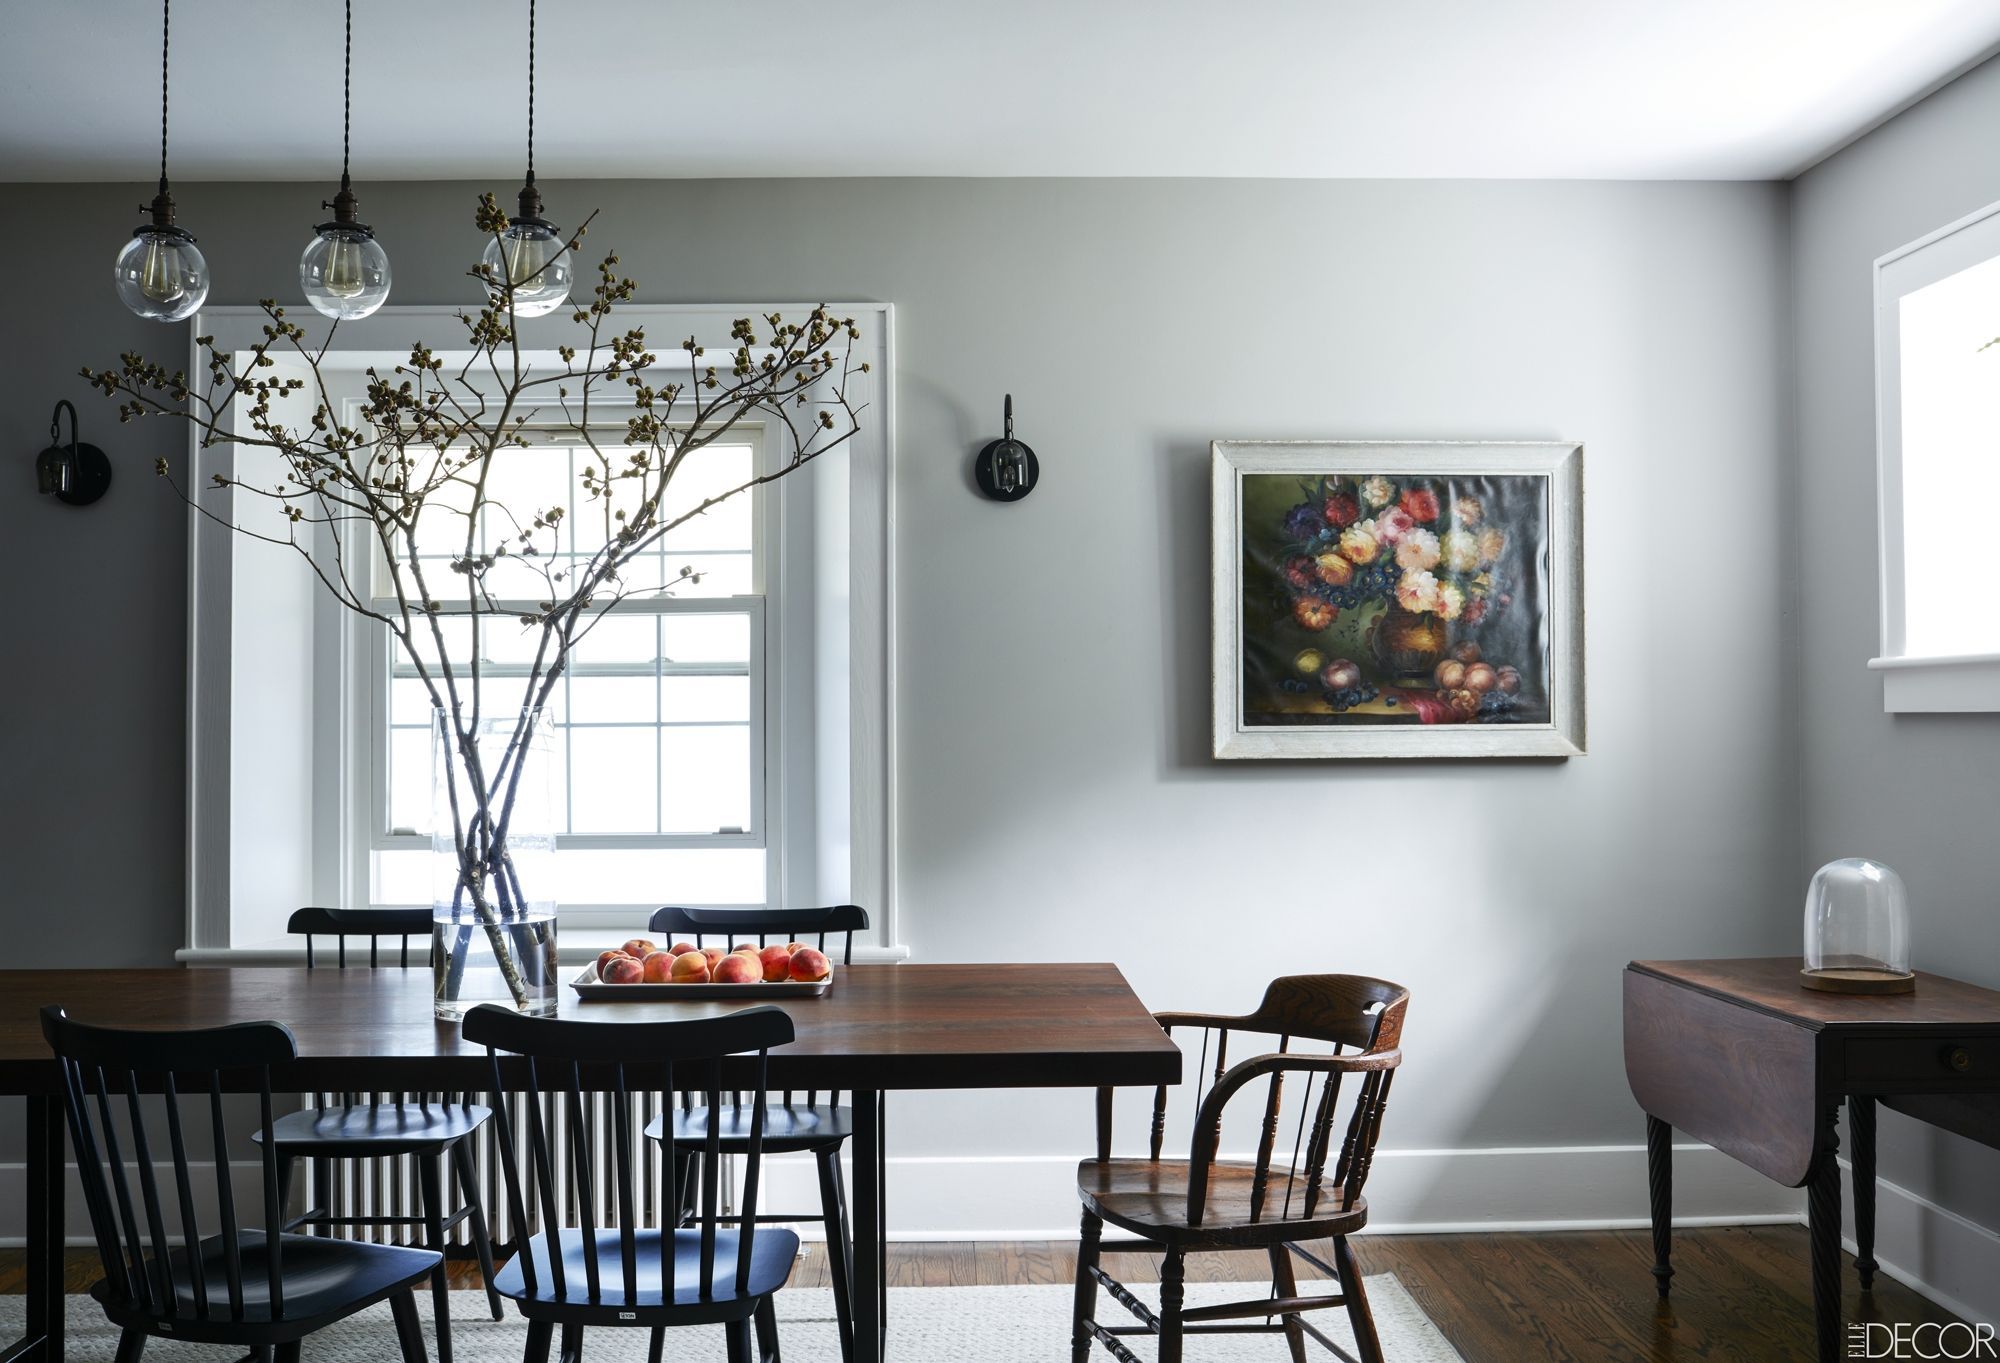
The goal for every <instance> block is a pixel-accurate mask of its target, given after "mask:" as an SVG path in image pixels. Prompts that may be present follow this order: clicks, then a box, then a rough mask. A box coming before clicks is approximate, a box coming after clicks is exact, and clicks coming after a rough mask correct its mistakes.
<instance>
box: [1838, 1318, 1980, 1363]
mask: <svg viewBox="0 0 2000 1363" xmlns="http://www.w3.org/2000/svg"><path fill="white" fill-rule="evenodd" d="M1847 1356H1848V1357H1849V1358H1892V1359H1902V1358H1912V1359H1923V1360H1931V1359H1944V1360H1958V1359H1980V1358H1992V1359H2000V1342H1996V1341H1995V1338H1994V1331H1993V1327H1992V1326H1991V1325H1987V1324H1979V1325H1968V1324H1966V1323H1965V1322H1963V1321H1953V1322H1951V1323H1950V1324H1948V1325H1941V1324H1938V1323H1936V1322H1933V1321H1927V1322H1925V1323H1924V1324H1922V1325H1903V1324H1896V1325H1885V1324H1883V1323H1882V1322H1880V1321H1856V1322H1855V1323H1854V1324H1852V1325H1850V1326H1848V1327H1847Z"/></svg>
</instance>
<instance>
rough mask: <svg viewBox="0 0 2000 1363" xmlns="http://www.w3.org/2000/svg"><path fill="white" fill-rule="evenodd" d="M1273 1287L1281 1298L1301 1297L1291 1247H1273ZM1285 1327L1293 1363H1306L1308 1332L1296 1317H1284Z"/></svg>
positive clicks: (1286, 1339) (1286, 1340)
mask: <svg viewBox="0 0 2000 1363" xmlns="http://www.w3.org/2000/svg"><path fill="white" fill-rule="evenodd" d="M1271 1286H1272V1287H1273V1288H1275V1289H1276V1290H1277V1293H1278V1295H1279V1296H1281V1297H1296V1296H1298V1295H1299V1280H1298V1275H1297V1274H1296V1273H1294V1272H1293V1271H1292V1247H1291V1246H1290V1245H1273V1246H1271ZM1282 1319H1283V1321H1284V1325H1285V1343H1286V1344H1288V1345H1289V1346H1291V1350H1292V1363H1306V1330H1305V1327H1304V1326H1303V1325H1301V1324H1299V1318H1298V1317H1297V1316H1296V1315H1290V1316H1284V1317H1282Z"/></svg>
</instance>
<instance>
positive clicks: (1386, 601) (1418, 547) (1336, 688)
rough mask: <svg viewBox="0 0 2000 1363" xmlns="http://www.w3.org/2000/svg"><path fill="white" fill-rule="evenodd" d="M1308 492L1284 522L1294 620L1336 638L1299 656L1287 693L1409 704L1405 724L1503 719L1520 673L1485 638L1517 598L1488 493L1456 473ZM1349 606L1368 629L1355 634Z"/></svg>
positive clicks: (1505, 539) (1349, 703)
mask: <svg viewBox="0 0 2000 1363" xmlns="http://www.w3.org/2000/svg"><path fill="white" fill-rule="evenodd" d="M1299 486H1300V491H1301V492H1302V493H1303V494H1304V497H1303V500H1301V501H1299V502H1298V503H1296V504H1295V505H1293V506H1292V507H1291V508H1290V509H1289V510H1287V511H1286V512H1285V513H1284V515H1283V519H1282V524H1281V527H1280V536H1279V537H1280V540H1281V542H1282V546H1283V552H1282V559H1281V563H1280V576H1281V578H1282V582H1283V588H1284V591H1285V593H1286V597H1287V601H1288V605H1289V609H1290V621H1289V624H1290V625H1291V626H1292V627H1293V628H1295V629H1296V630H1298V631H1301V632H1303V633H1305V634H1307V635H1323V636H1326V638H1325V639H1324V640H1323V641H1317V640H1316V641H1315V643H1314V645H1313V646H1311V647H1307V648H1304V649H1301V650H1299V651H1298V653H1297V654H1296V655H1295V656H1294V658H1293V659H1292V668H1291V675H1290V676H1289V677H1287V678H1286V679H1285V681H1284V682H1283V683H1281V685H1282V686H1283V688H1284V689H1285V690H1287V691H1290V692H1293V693H1294V694H1299V695H1308V694H1310V693H1312V692H1314V691H1318V692H1319V693H1320V695H1321V696H1322V697H1323V698H1324V699H1325V701H1326V702H1327V704H1328V705H1329V707H1330V708H1331V709H1332V711H1333V712H1334V714H1336V715H1341V714H1345V713H1346V712H1348V711H1349V710H1352V709H1355V708H1357V707H1361V706H1369V707H1370V708H1371V710H1372V711H1382V710H1388V711H1395V710H1398V709H1402V710H1403V711H1404V716H1403V717H1404V720H1405V722H1409V721H1410V720H1415V721H1416V722H1419V723H1455V722H1463V721H1467V720H1495V719H1501V718H1504V717H1505V716H1506V715H1507V714H1508V712H1509V711H1511V710H1512V709H1513V708H1514V705H1515V698H1516V697H1517V696H1518V695H1519V693H1520V690H1521V673H1520V671H1519V670H1518V669H1516V668H1515V667H1513V666H1510V665H1506V664H1501V663H1496V662H1493V661H1490V660H1488V659H1487V658H1486V657H1485V654H1484V650H1483V649H1482V647H1481V642H1480V636H1481V634H1482V628H1481V627H1482V626H1483V625H1485V624H1486V623H1487V622H1489V621H1490V620H1493V619H1494V618H1495V617H1497V616H1498V615H1499V614H1501V613H1502V612H1504V611H1505V610H1506V609H1507V607H1508V606H1510V605H1511V604H1512V602H1513V597H1512V594H1511V591H1510V589H1509V585H1508V568H1507V561H1508V549H1509V545H1510V537H1509V533H1508V529H1507V526H1506V525H1505V524H1504V523H1503V522H1502V521H1501V520H1500V519H1499V518H1496V517H1494V516H1491V515H1489V509H1488V505H1487V499H1486V498H1485V497H1482V496H1481V495H1479V494H1478V492H1477V491H1469V490H1464V489H1461V488H1457V487H1454V486H1453V485H1452V481H1451V480H1447V479H1440V478H1402V479H1397V478H1392V477H1389V476H1386V475H1383V474H1372V475H1368V476H1362V477H1339V476H1327V477H1322V478H1320V479H1318V480H1317V482H1315V483H1302V484H1300V485H1299ZM1344 613H1346V614H1349V615H1350V616H1359V617H1361V618H1362V619H1363V620H1364V621H1365V623H1363V624H1362V625H1361V626H1360V628H1359V630H1358V631H1357V630H1356V629H1355V628H1354V627H1353V621H1352V620H1351V619H1350V623H1349V625H1348V626H1347V627H1345V628H1342V627H1340V624H1341V621H1342V619H1343V614H1344ZM1343 644H1345V645H1346V647H1345V650H1344V651H1343V649H1342V645H1343ZM1357 644H1359V645H1360V646H1359V647H1357V646H1356V645H1357Z"/></svg>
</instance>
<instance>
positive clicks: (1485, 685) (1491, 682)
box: [1465, 663, 1500, 695]
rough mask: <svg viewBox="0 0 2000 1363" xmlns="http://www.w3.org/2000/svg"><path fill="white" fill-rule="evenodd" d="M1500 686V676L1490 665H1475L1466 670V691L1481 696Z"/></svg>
mask: <svg viewBox="0 0 2000 1363" xmlns="http://www.w3.org/2000/svg"><path fill="white" fill-rule="evenodd" d="M1499 684H1500V674H1499V673H1497V672H1495V671H1494V670H1493V667H1492V665H1491V664H1490V663H1474V664H1473V665H1472V666H1470V667H1468V668H1466V669H1465V689H1466V690H1468V691H1477V692H1479V693H1480V694H1481V695H1484V694H1485V693H1486V692H1488V691H1491V690H1492V689H1493V688H1494V687H1496V686H1498V685H1499Z"/></svg>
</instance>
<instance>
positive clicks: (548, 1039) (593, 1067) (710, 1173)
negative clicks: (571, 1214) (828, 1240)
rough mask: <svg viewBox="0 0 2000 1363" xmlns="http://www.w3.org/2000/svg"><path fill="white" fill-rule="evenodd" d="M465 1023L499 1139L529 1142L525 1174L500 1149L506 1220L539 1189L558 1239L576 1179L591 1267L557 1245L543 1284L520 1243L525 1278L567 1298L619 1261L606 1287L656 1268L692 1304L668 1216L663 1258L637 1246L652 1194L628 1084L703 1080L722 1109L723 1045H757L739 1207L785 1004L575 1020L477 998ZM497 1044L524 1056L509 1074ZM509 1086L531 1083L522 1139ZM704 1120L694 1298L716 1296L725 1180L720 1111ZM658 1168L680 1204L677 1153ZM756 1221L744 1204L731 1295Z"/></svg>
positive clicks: (756, 1162) (733, 1051) (590, 1293)
mask: <svg viewBox="0 0 2000 1363" xmlns="http://www.w3.org/2000/svg"><path fill="white" fill-rule="evenodd" d="M464 1035H465V1039H466V1040H467V1041H469V1042H472V1043H473V1044H475V1045H481V1046H484V1047H486V1053H487V1055H488V1057H489V1058H490V1059H491V1062H492V1065H493V1090H494V1095H495V1102H494V1104H493V1109H494V1115H495V1120H496V1121H497V1122H498V1124H499V1128H500V1130H499V1139H500V1145H501V1148H502V1149H506V1150H513V1149H520V1150H522V1151H523V1152H524V1154H525V1155H526V1162H527V1166H528V1172H527V1176H526V1184H527V1186H526V1187H525V1188H524V1187H523V1182H524V1180H523V1175H522V1173H521V1170H520V1167H519V1166H520V1163H521V1162H520V1161H518V1160H503V1161H501V1164H502V1167H503V1168H504V1169H505V1170H506V1182H507V1200H508V1209H509V1211H510V1212H511V1214H512V1216H513V1224H514V1225H517V1226H526V1225H529V1224H530V1222H529V1219H528V1204H529V1202H530V1200H532V1199H535V1198H539V1199H540V1202H541V1207H542V1222H541V1224H542V1225H543V1226H545V1227H548V1228H549V1229H548V1230H547V1231H545V1232H544V1233H545V1234H547V1235H548V1236H549V1237H550V1239H551V1240H552V1241H553V1239H554V1238H555V1235H556V1231H555V1228H556V1227H559V1226H561V1225H562V1217H561V1215H560V1212H559V1210H558V1203H557V1200H556V1197H557V1189H558V1188H559V1187H567V1188H572V1189H574V1190H575V1191H576V1201H575V1205H576V1207H577V1208H578V1214H579V1216H580V1218H581V1221H582V1226H581V1229H582V1232H583V1240H584V1244H585V1246H586V1248H587V1253H586V1254H585V1255H584V1256H583V1263H584V1273H585V1281H584V1282H582V1283H572V1282H568V1281H566V1280H565V1276H564V1268H563V1257H564V1256H563V1255H561V1254H559V1253H553V1252H552V1253H550V1254H549V1255H548V1256H547V1268H548V1271H549V1273H550V1274H551V1276H552V1278H553V1281H552V1282H551V1283H550V1284H549V1285H548V1286H547V1287H544V1286H543V1285H542V1284H541V1283H540V1282H538V1273H539V1270H538V1267H537V1265H536V1262H535V1260H536V1256H535V1255H533V1254H531V1253H528V1252H526V1250H525V1249H524V1250H523V1252H522V1253H520V1254H519V1255H518V1256H517V1262H518V1263H519V1264H520V1266H521V1270H522V1275H523V1278H524V1279H525V1282H526V1285H527V1288H528V1291H529V1292H530V1293H540V1292H543V1291H551V1290H552V1291H553V1293H554V1295H555V1296H556V1297H557V1298H559V1299H562V1300H565V1301H589V1302H597V1301H600V1300H602V1299H603V1296H604V1295H605V1294H604V1284H605V1283H606V1281H607V1279H610V1278H611V1275H612V1274H616V1275H617V1276H616V1278H615V1279H612V1281H613V1282H614V1283H615V1287H614V1290H613V1295H615V1296H621V1297H623V1299H624V1300H627V1301H630V1300H631V1296H630V1295H629V1294H631V1293H635V1292H637V1291H638V1290H639V1286H640V1284H641V1283H642V1282H645V1281H647V1280H648V1279H651V1278H652V1275H653V1273H654V1272H655V1271H657V1273H658V1278H657V1279H656V1280H655V1281H658V1282H659V1283H661V1284H662V1289H661V1290H662V1291H663V1292H664V1293H666V1294H667V1297H668V1301H667V1304H687V1303H680V1302H678V1299H677V1298H675V1297H674V1296H673V1284H674V1282H675V1273H674V1267H675V1265H674V1259H673V1256H674V1253H675V1249H674V1246H675V1239H676V1237H675V1235H674V1234H673V1228H672V1227H671V1226H669V1227H664V1228H662V1233H661V1235H660V1236H659V1247H658V1254H659V1262H658V1263H657V1264H641V1263H640V1262H639V1260H638V1253H639V1235H638V1233H639V1231H640V1230H642V1229H644V1227H643V1224H642V1223H643V1220H644V1217H645V1211H646V1205H645V1203H644V1202H643V1201H642V1200H641V1198H640V1197H639V1183H640V1181H641V1176H642V1169H643V1164H644V1158H643V1155H642V1154H640V1153H638V1152H635V1150H634V1145H635V1144H636V1143H637V1142H638V1141H639V1139H640V1136H639V1133H638V1132H636V1131H634V1130H633V1129H632V1128H633V1122H632V1115H631V1114H632V1105H631V1102H630V1101H629V1099H630V1096H631V1094H632V1093H633V1092H634V1091H643V1090H646V1089H651V1090H653V1091H655V1092H657V1093H659V1094H660V1095H661V1105H662V1106H663V1107H664V1106H665V1105H666V1103H667V1101H668V1098H667V1095H669V1094H671V1093H673V1092H674V1091H675V1089H676V1088H685V1087H691V1086H692V1087H698V1088H700V1089H701V1090H702V1091H703V1092H704V1093H705V1094H706V1096H707V1100H708V1110H709V1111H710V1112H716V1111H717V1110H718V1106H719V1098H720V1090H721V1086H722V1060H723V1057H725V1056H732V1055H742V1054H745V1053H748V1052H753V1051H754V1052H755V1053H756V1058H755V1060H754V1061H753V1062H752V1063H751V1065H750V1069H751V1080H752V1084H753V1085H754V1088H755V1091H756V1093H757V1099H756V1107H755V1110H754V1113H753V1116H752V1121H751V1124H750V1128H749V1141H748V1145H747V1148H745V1149H744V1150H743V1151H742V1152H741V1154H742V1168H743V1199H742V1205H743V1206H744V1207H745V1208H746V1209H750V1208H755V1207H756V1205H757V1190H758V1185H759V1182H760V1180H761V1177H762V1172H763V1147H762V1138H763V1127H764V1113H765V1106H764V1097H763V1081H764V1075H765V1072H766V1069H767V1061H768V1055H769V1051H770V1048H771V1047H773V1046H782V1045H785V1044H786V1043H788V1042H790V1041H791V1040H792V1038H793V1028H792V1019H791V1018H790V1016H788V1015H787V1014H786V1013H785V1012H784V1011H783V1010H782V1009H779V1008H773V1007H770V1006H768V1005H767V1006H764V1007H759V1008H746V1009H743V1010H742V1011H740V1012H735V1013H730V1014H727V1015H725V1016H723V1017H713V1018H691V1019H687V1020H685V1021H677V1022H579V1021H571V1020H569V1019H559V1018H533V1017H524V1016H522V1015H521V1014H519V1013H516V1012H514V1011H512V1010H511V1009H506V1008H500V1007H497V1006H495V1005H493V1004H483V1005H481V1006H480V1007H478V1008H475V1009H473V1010H472V1011H471V1012H469V1013H467V1014H466V1015H465V1022H464ZM503 1052H505V1053H508V1054H511V1055H513V1056H518V1057H521V1058H522V1059H521V1061H520V1062H518V1063H520V1064H522V1065H523V1066H524V1069H523V1072H522V1073H521V1074H518V1075H516V1077H515V1082H514V1083H513V1084H511V1085H510V1084H509V1083H507V1082H506V1081H505V1079H504V1078H503V1074H502V1069H501V1066H502V1063H503V1062H502V1060H501V1054H502V1053H503ZM509 1088H515V1089H517V1090H523V1091H525V1093H526V1096H527V1101H526V1102H525V1103H523V1104H522V1105H521V1106H522V1108H523V1109H524V1110H525V1111H526V1113H527V1123H526V1124H527V1131H526V1133H525V1144H522V1143H521V1142H522V1133H519V1132H516V1131H515V1130H514V1126H513V1119H512V1117H511V1115H510V1107H509V1105H508V1104H507V1103H504V1102H501V1101H499V1097H500V1095H502V1094H504V1093H505V1092H507V1091H508V1089H509ZM586 1092H608V1093H610V1094H611V1095H613V1099H614V1101H613V1102H612V1104H611V1117H612V1131H611V1133H610V1139H609V1141H608V1142H607V1144H608V1145H609V1147H610V1154H611V1160H610V1167H609V1168H600V1167H598V1165H597V1162H596V1161H595V1160H594V1159H593V1151H594V1149H595V1148H596V1143H595V1142H593V1141H592V1140H590V1139H589V1138H588V1130H587V1121H588V1118H587V1105H586V1102H585V1098H584V1094H585V1093H586ZM545 1096H547V1097H552V1098H554V1099H555V1100H556V1101H555V1103H554V1105H553V1106H551V1107H550V1109H549V1110H550V1111H551V1113H553V1114H555V1117H556V1120H557V1121H559V1122H561V1123H562V1125H563V1126H564V1128H565V1130H563V1131H560V1132H553V1131H550V1130H549V1129H548V1124H547V1123H546V1122H544V1120H543V1117H542V1112H543V1101H542V1100H543V1098H544V1097H545ZM709 1132H710V1135H709V1142H708V1145H707V1148H706V1149H704V1150H703V1152H702V1155H701V1160H702V1180H701V1187H702V1199H701V1206H700V1208H699V1209H698V1213H697V1226H698V1228H699V1230H700V1241H699V1264H698V1267H697V1274H698V1277H697V1282H698V1293H699V1295H698V1298H697V1300H700V1301H707V1300H710V1299H711V1298H712V1297H713V1295H714V1288H715V1264H716V1232H717V1228H718V1226H719V1225H720V1224H721V1220H720V1215H721V1213H720V1208H719V1206H718V1189H719V1188H720V1186H721V1159H722V1152H721V1149H720V1143H719V1135H718V1132H717V1129H716V1125H715V1123H713V1122H711V1123H710V1127H709ZM665 1178H666V1182H667V1186H666V1188H665V1189H664V1197H663V1200H662V1202H661V1205H662V1206H666V1207H675V1206H679V1205H680V1203H681V1189H680V1188H679V1187H677V1186H676V1182H677V1174H676V1170H675V1168H674V1162H673V1161H672V1160H668V1161H666V1164H665ZM600 1180H604V1181H606V1182H608V1183H609V1187H606V1188H605V1189H604V1192H605V1193H606V1194H607V1196H606V1197H605V1198H604V1199H603V1205H605V1206H606V1207H607V1208H608V1209H609V1211H610V1217H609V1220H610V1221H611V1222H613V1223H615V1224H606V1225H602V1226H600V1225H599V1224H598V1221H597V1214H596V1211H595V1210H594V1209H595V1208H596V1207H597V1206H598V1205H599V1204H600V1199H599V1197H598V1193H597V1190H598V1188H599V1186H600V1183H599V1181H600ZM600 1231H616V1233H617V1249H618V1258H617V1261H616V1262H613V1263H609V1264H607V1263H604V1262H601V1261H602V1260H603V1259H604V1258H605V1251H604V1248H603V1242H604V1237H602V1236H601V1235H600V1234H599V1232H600ZM756 1234H757V1222H756V1218H755V1217H754V1216H751V1215H748V1214H746V1215H745V1216H744V1217H742V1218H741V1226H740V1231H739V1236H740V1238H739V1241H738V1248H737V1252H736V1272H735V1277H736V1281H735V1284H734V1289H735V1292H736V1293H737V1294H738V1295H741V1294H743V1293H745V1292H747V1291H748V1288H749V1276H750V1268H751V1261H752V1258H753V1254H752V1250H753V1248H754V1246H755V1239H756Z"/></svg>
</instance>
